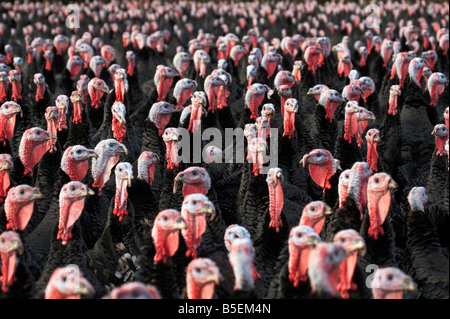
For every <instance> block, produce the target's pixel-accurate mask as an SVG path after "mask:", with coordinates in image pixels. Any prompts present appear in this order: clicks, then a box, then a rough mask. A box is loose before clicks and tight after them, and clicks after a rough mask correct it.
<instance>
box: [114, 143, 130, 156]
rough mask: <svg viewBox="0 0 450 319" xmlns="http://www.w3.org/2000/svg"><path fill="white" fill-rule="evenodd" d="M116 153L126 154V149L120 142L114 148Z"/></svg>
mask: <svg viewBox="0 0 450 319" xmlns="http://www.w3.org/2000/svg"><path fill="white" fill-rule="evenodd" d="M116 152H117V153H124V154H125V155H128V150H127V148H126V147H125V145H123V144H120V145H119V147H118V148H117V150H116Z"/></svg>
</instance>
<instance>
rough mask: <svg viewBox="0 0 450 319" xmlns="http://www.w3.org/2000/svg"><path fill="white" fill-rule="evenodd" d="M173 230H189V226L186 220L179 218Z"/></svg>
mask: <svg viewBox="0 0 450 319" xmlns="http://www.w3.org/2000/svg"><path fill="white" fill-rule="evenodd" d="M172 228H173V229H187V224H186V221H185V220H184V218H177V219H176V220H175V223H174V224H173V226H172Z"/></svg>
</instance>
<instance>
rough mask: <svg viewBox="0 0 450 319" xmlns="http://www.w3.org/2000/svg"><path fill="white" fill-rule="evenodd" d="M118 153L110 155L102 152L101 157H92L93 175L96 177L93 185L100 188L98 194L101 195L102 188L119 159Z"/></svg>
mask: <svg viewBox="0 0 450 319" xmlns="http://www.w3.org/2000/svg"><path fill="white" fill-rule="evenodd" d="M119 157H120V156H118V155H113V156H109V155H106V154H100V155H99V157H98V158H97V159H96V158H93V159H92V176H93V177H94V183H93V184H92V186H93V187H95V188H98V194H99V196H100V195H101V190H102V188H103V185H104V184H105V182H106V181H107V180H108V179H109V176H110V175H111V169H112V168H113V167H114V165H116V164H117V162H118V161H119Z"/></svg>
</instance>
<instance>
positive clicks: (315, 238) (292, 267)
mask: <svg viewBox="0 0 450 319" xmlns="http://www.w3.org/2000/svg"><path fill="white" fill-rule="evenodd" d="M320 242H321V239H320V236H319V235H318V234H317V233H316V232H315V231H314V229H313V228H311V227H309V226H307V225H298V226H296V227H293V228H292V229H291V231H290V233H289V239H288V248H289V261H288V269H289V281H290V282H291V283H292V285H293V286H294V287H298V285H299V284H300V282H306V281H307V280H308V277H307V271H308V264H309V256H310V253H311V251H312V250H313V249H314V247H316V246H317V244H319V243H320Z"/></svg>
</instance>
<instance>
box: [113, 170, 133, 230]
mask: <svg viewBox="0 0 450 319" xmlns="http://www.w3.org/2000/svg"><path fill="white" fill-rule="evenodd" d="M114 173H115V177H116V193H115V194H114V208H113V215H115V216H117V217H118V218H119V222H121V221H123V217H124V216H128V210H127V200H128V191H127V188H128V187H131V180H132V179H133V167H132V166H131V164H130V163H128V162H121V163H119V164H117V165H116V168H115V170H114Z"/></svg>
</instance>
